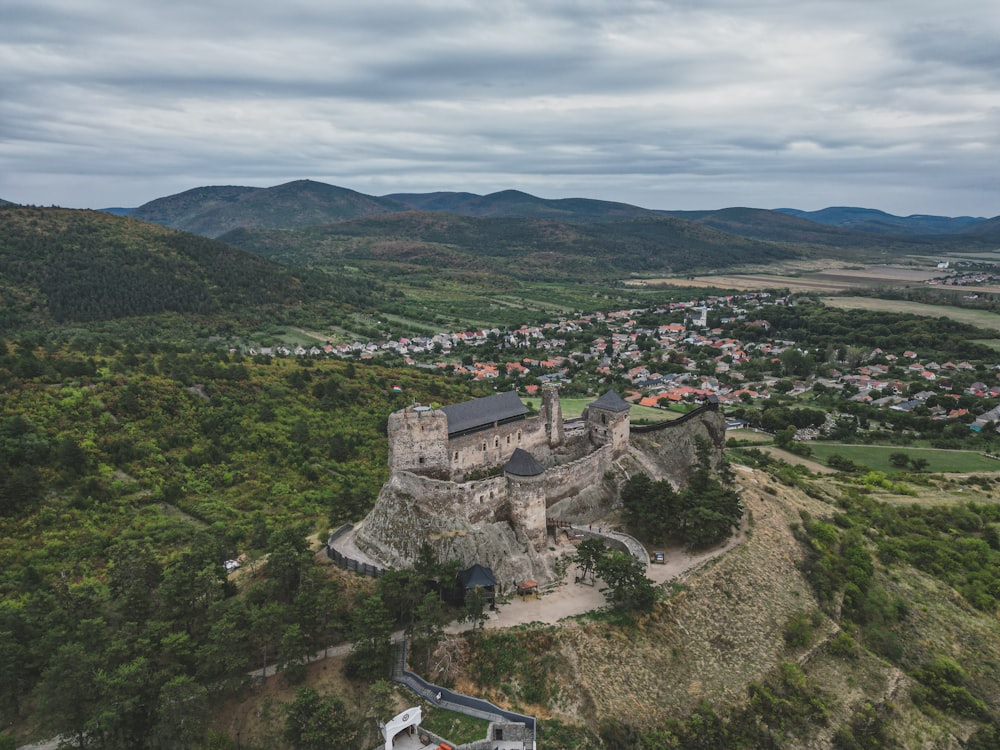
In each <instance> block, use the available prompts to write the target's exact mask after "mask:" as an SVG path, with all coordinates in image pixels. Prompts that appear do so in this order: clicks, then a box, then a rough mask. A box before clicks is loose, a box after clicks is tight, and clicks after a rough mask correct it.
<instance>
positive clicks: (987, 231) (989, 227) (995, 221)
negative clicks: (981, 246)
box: [961, 216, 1000, 245]
mask: <svg viewBox="0 0 1000 750" xmlns="http://www.w3.org/2000/svg"><path fill="white" fill-rule="evenodd" d="M961 235H962V236H963V237H974V238H976V239H977V240H979V241H981V242H987V243H997V244H998V245H1000V216H994V217H993V218H992V219H986V220H985V221H981V222H979V223H978V224H973V225H972V226H970V227H968V228H966V229H965V230H963V231H962V233H961Z"/></svg>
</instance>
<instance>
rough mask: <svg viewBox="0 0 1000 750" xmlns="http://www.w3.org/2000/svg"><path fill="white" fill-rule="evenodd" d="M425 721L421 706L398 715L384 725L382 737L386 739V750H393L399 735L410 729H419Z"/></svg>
mask: <svg viewBox="0 0 1000 750" xmlns="http://www.w3.org/2000/svg"><path fill="white" fill-rule="evenodd" d="M422 720H423V716H422V715H421V711H420V706H416V707H415V708H408V709H406V710H405V711H403V713H401V714H396V716H393V717H392V718H391V719H390V720H389V721H388V722H386V723H385V724H383V725H382V736H383V737H384V738H385V750H392V741H393V739H394V738H395V736H396V735H397V734H399V733H400V732H403V731H405V730H407V729H409V728H410V727H419V726H420V722H421V721H422Z"/></svg>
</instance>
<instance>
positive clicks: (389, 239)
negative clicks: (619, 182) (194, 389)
mask: <svg viewBox="0 0 1000 750" xmlns="http://www.w3.org/2000/svg"><path fill="white" fill-rule="evenodd" d="M0 203H2V204H3V205H2V206H0V291H4V292H5V295H6V299H7V300H8V303H7V304H6V306H5V310H4V311H3V314H2V316H0V323H3V324H6V325H7V326H8V327H23V326H25V325H31V324H33V323H40V322H44V321H54V322H56V323H74V322H75V323H81V322H85V321H96V320H109V319H116V318H122V317H129V316H136V315H149V314H158V313H161V312H179V313H186V314H192V315H208V316H213V315H214V316H223V317H225V318H228V319H233V320H235V319H236V318H237V317H246V316H247V315H250V316H251V317H252V316H254V315H256V316H258V317H259V316H261V315H264V316H268V315H270V316H277V317H279V318H280V317H281V316H283V315H285V313H286V312H288V311H290V310H293V309H294V308H295V306H296V304H297V303H300V302H303V301H305V307H306V308H309V307H310V306H311V305H312V306H313V307H311V308H310V309H311V313H310V314H316V313H317V310H318V309H319V308H317V307H315V306H314V305H315V304H316V303H317V301H319V300H327V302H320V304H321V305H324V306H325V308H327V309H326V312H328V313H329V312H331V311H332V309H333V308H334V307H338V306H339V309H340V310H342V311H343V310H347V309H365V310H372V309H375V308H376V307H377V306H378V305H376V302H377V301H378V299H380V298H381V297H380V295H384V294H385V293H387V287H386V286H385V284H389V285H391V286H394V287H397V288H395V289H393V290H391V291H389V292H388V293H389V294H391V295H393V296H394V297H395V298H397V299H399V298H402V296H403V295H404V294H405V292H403V291H401V290H402V289H405V288H408V287H410V286H412V285H413V284H417V285H420V286H422V287H423V288H438V287H439V286H440V283H441V281H442V280H443V279H445V278H446V277H447V278H450V279H451V280H452V281H454V282H455V283H456V284H458V285H460V286H463V287H464V288H466V289H474V290H475V292H474V293H475V294H477V295H481V294H483V293H485V292H486V290H490V289H497V288H499V287H500V286H502V285H503V284H506V283H513V284H520V283H535V282H555V283H560V284H564V283H567V282H569V283H581V282H583V283H587V282H594V283H600V284H604V283H606V282H608V281H609V280H610V281H618V280H621V279H626V278H629V277H635V276H645V277H649V276H653V275H659V274H664V275H666V274H678V273H706V272H713V271H723V270H730V269H733V268H737V267H740V268H748V267H756V268H760V267H762V266H767V265H771V264H774V263H776V262H783V261H789V260H803V259H828V258H837V259H840V260H846V261H851V262H868V263H870V262H889V261H892V260H893V258H895V257H899V256H900V255H907V254H910V255H924V256H926V255H932V256H933V255H937V254H945V253H947V252H949V251H955V250H966V251H985V250H994V249H995V248H996V247H997V246H1000V217H996V218H992V219H982V218H974V217H958V218H951V217H940V216H922V215H921V216H910V217H897V216H892V215H891V214H886V213H884V212H880V211H874V210H871V209H863V208H828V209H824V210H823V211H816V212H803V211H797V210H794V209H779V210H773V211H771V210H764V209H754V208H739V207H735V208H726V209H721V210H713V211H655V210H650V209H645V208H640V207H638V206H632V205H629V204H626V203H618V202H612V201H600V200H590V199H582V198H574V199H560V200H548V199H544V198H538V197H536V196H532V195H529V194H528V193H524V192H520V191H516V190H505V191H501V192H498V193H492V194H490V195H475V194H472V193H461V192H438V193H426V194H413V193H397V194H392V195H385V196H380V197H379V196H371V195H365V194H363V193H359V192H357V191H354V190H349V189H347V188H343V187H337V186H334V185H328V184H325V183H321V182H316V181H312V180H297V181H294V182H289V183H286V184H283V185H278V186H275V187H270V188H255V187H241V186H207V187H200V188H195V189H193V190H188V191H185V192H183V193H179V194H177V195H172V196H167V197H164V198H159V199H157V200H154V201H151V202H149V203H147V204H145V205H143V206H140V207H138V208H134V209H126V208H116V209H113V210H109V211H104V212H97V211H83V210H73V209H55V208H52V209H41V208H33V207H24V206H16V205H13V204H10V203H9V202H8V201H2V202H0ZM125 214H127V215H125ZM305 269H308V270H305ZM301 309H305V308H300V311H301ZM333 317H336V316H333Z"/></svg>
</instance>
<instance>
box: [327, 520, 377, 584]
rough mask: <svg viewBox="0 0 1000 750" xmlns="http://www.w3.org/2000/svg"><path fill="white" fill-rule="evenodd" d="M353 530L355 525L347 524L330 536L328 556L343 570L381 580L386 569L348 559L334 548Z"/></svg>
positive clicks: (351, 558)
mask: <svg viewBox="0 0 1000 750" xmlns="http://www.w3.org/2000/svg"><path fill="white" fill-rule="evenodd" d="M353 528H354V525H353V524H349V523H345V524H344V525H343V526H341V527H340V528H339V529H337V530H336V531H334V532H333V533H332V534H330V538H329V539H327V540H326V556H327V557H328V558H330V559H331V560H333V562H335V563H337V565H339V566H340V567H341V568H345V569H346V570H352V571H354V572H355V573H359V574H361V575H363V576H368V577H370V578H381V577H382V576H384V575H385V569H384V568H379V567H376V566H375V565H372V564H370V563H366V562H360V561H358V560H355V559H354V558H353V557H348V556H347V555H345V554H343V553H341V552H340V551H339V550H337V549H336V548H335V547H334V546H333V545H334V542H336V541H337V540H338V539H339V538H340V537H342V536H343V535H344V534H346V533H347V532H349V531H350V530H351V529H353Z"/></svg>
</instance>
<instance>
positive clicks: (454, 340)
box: [247, 292, 1000, 439]
mask: <svg viewBox="0 0 1000 750" xmlns="http://www.w3.org/2000/svg"><path fill="white" fill-rule="evenodd" d="M796 304H797V301H796V298H795V297H794V296H789V297H785V296H776V295H772V294H770V293H768V292H751V293H745V294H731V295H717V296H706V297H704V298H701V299H692V300H688V301H678V302H670V303H669V304H665V305H662V306H658V307H654V308H648V309H643V308H634V309H626V310H618V311H614V312H606V313H605V312H595V313H589V314H581V315H576V316H574V317H571V318H564V319H559V320H556V321H552V322H548V323H544V324H537V325H522V326H520V327H518V328H516V329H508V330H501V329H498V328H493V329H488V330H473V331H459V332H451V333H438V334H436V335H433V336H413V337H399V338H396V339H391V340H382V341H355V342H351V343H342V344H339V345H334V344H325V345H323V346H311V347H310V348H309V349H306V348H305V347H303V346H297V347H281V346H279V347H261V348H260V349H259V350H257V349H253V348H250V349H249V350H248V352H247V353H249V354H250V355H255V356H264V357H266V356H312V357H338V358H347V359H358V360H372V359H376V358H378V359H380V360H381V359H383V358H385V359H401V360H402V361H403V362H405V363H406V364H407V365H410V366H414V367H420V368H424V369H439V370H441V371H444V372H447V373H449V374H452V375H455V376H459V377H467V378H469V379H471V380H474V381H478V382H484V383H488V384H490V385H491V386H492V387H493V389H494V390H498V391H502V390H508V389H512V388H513V389H517V390H518V391H520V392H521V393H524V394H526V395H527V396H528V397H532V396H537V395H538V393H539V391H540V388H541V387H542V385H544V384H547V383H555V384H558V385H560V386H561V390H562V392H563V394H564V395H567V396H572V395H586V394H587V393H588V392H589V393H593V392H597V391H600V390H601V389H606V388H607V387H609V386H610V387H614V388H617V389H618V390H619V392H620V393H622V395H623V397H624V398H625V400H626V401H628V402H629V403H631V404H632V405H635V406H641V407H649V408H653V409H668V410H671V409H672V410H674V411H679V412H683V411H685V410H687V409H690V408H693V407H696V406H698V405H700V404H703V403H705V402H706V401H707V400H709V399H712V400H713V401H716V402H717V403H719V404H721V405H724V406H727V405H728V406H731V407H746V406H751V405H753V404H754V403H757V402H761V401H765V400H770V399H772V398H773V397H776V396H786V397H795V396H799V395H802V394H806V393H808V392H815V393H827V394H830V393H836V394H839V396H840V398H841V399H842V400H843V402H844V403H845V405H847V404H849V403H851V402H854V403H861V404H866V405H869V406H871V407H874V408H875V409H879V410H888V411H893V412H908V413H914V414H917V415H920V416H926V417H929V418H931V419H935V420H949V421H952V422H955V423H957V424H962V425H968V428H970V429H972V430H973V431H977V432H978V431H981V430H982V429H983V428H984V426H987V425H991V426H992V425H995V423H997V422H998V421H1000V406H994V405H993V402H992V401H990V400H993V399H1000V382H998V381H997V377H998V374H997V367H998V366H997V365H996V364H995V363H993V362H986V361H974V362H969V361H965V360H960V361H957V362H953V361H950V360H945V361H940V362H939V361H936V360H935V359H931V358H922V357H921V356H919V355H918V353H917V352H916V351H913V350H910V349H906V350H901V351H889V350H883V349H882V348H879V347H875V348H870V349H864V348H860V347H857V346H854V345H852V342H851V341H844V342H843V344H842V345H841V346H839V347H837V348H836V349H834V350H833V351H829V352H823V353H822V356H820V357H817V356H816V352H815V351H814V350H815V344H814V342H810V341H809V340H800V341H792V340H788V339H784V338H780V339H779V338H771V337H770V336H769V332H770V329H771V324H770V323H769V322H768V320H767V319H766V317H763V316H762V308H764V307H765V306H774V305H777V306H794V305H796ZM741 332H742V335H741ZM577 391H579V394H577V393H576V392H577ZM735 411H736V412H737V413H739V411H740V409H736V410H735ZM731 423H732V424H731V426H742V424H743V423H742V421H741V420H739V419H734V420H731ZM816 435H817V430H811V429H805V430H800V431H799V433H798V434H797V439H809V438H811V437H815V436H816Z"/></svg>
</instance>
